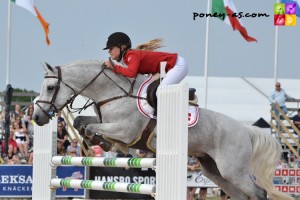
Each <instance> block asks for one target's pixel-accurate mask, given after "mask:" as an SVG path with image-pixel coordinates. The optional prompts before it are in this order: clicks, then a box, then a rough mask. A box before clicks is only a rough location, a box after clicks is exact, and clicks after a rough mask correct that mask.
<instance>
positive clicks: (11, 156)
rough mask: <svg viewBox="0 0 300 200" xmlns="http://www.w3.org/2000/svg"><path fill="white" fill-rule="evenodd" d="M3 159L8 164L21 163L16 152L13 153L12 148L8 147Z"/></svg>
mask: <svg viewBox="0 0 300 200" xmlns="http://www.w3.org/2000/svg"><path fill="white" fill-rule="evenodd" d="M4 161H5V163H6V164H8V165H17V164H20V163H21V161H20V159H19V157H18V156H17V155H16V154H14V152H13V148H8V153H7V156H6V157H5V158H4Z"/></svg>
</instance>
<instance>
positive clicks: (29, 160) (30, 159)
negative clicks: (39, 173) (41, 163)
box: [28, 151, 33, 165]
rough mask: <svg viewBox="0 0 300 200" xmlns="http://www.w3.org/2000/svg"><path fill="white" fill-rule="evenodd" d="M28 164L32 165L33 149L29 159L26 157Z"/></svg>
mask: <svg viewBox="0 0 300 200" xmlns="http://www.w3.org/2000/svg"><path fill="white" fill-rule="evenodd" d="M28 164H29V165H33V151H32V152H30V155H29V159H28Z"/></svg>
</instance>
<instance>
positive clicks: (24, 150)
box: [12, 121, 29, 157]
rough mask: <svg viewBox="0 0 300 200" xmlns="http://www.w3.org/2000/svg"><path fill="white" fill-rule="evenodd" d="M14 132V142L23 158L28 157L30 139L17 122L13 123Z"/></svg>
mask: <svg viewBox="0 0 300 200" xmlns="http://www.w3.org/2000/svg"><path fill="white" fill-rule="evenodd" d="M12 132H13V133H14V140H15V141H16V142H17V145H18V148H19V151H20V153H21V154H22V157H28V143H29V137H28V135H27V134H26V132H25V131H24V129H23V128H22V127H21V126H20V125H19V123H18V122H17V121H15V122H14V123H13V128H12Z"/></svg>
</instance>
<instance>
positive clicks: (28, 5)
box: [11, 0, 50, 45]
mask: <svg viewBox="0 0 300 200" xmlns="http://www.w3.org/2000/svg"><path fill="white" fill-rule="evenodd" d="M11 2H13V3H15V4H16V5H18V6H20V7H23V8H25V9H26V10H28V11H29V12H31V13H32V14H33V15H34V16H36V17H37V18H38V19H39V20H40V23H41V24H42V26H43V28H44V31H45V34H46V42H47V45H50V40H49V37H48V35H49V24H48V22H46V20H45V19H44V18H43V17H42V15H41V14H40V12H39V11H38V9H37V8H36V7H35V5H34V3H33V0H11Z"/></svg>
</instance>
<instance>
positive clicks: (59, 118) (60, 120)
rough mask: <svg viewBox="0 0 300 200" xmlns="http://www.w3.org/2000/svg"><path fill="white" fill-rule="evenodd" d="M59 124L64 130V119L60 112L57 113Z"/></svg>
mask: <svg viewBox="0 0 300 200" xmlns="http://www.w3.org/2000/svg"><path fill="white" fill-rule="evenodd" d="M59 122H60V123H61V124H62V125H63V126H64V128H66V122H65V119H64V118H63V117H62V116H61V112H60V111H59V112H58V113H57V124H58V123H59Z"/></svg>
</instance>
